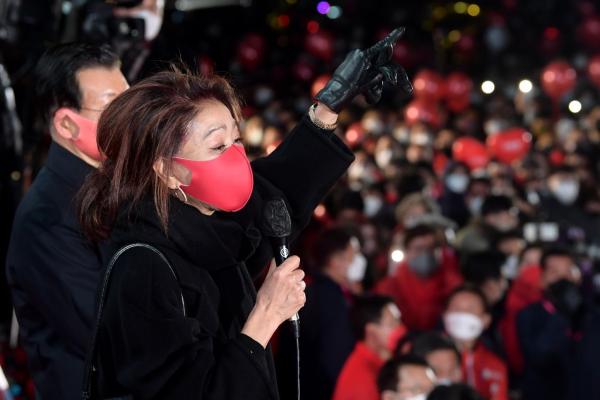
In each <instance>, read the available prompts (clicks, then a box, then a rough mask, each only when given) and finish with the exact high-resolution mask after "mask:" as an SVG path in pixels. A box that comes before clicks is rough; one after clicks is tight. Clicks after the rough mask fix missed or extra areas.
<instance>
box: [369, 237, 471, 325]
mask: <svg viewBox="0 0 600 400" xmlns="http://www.w3.org/2000/svg"><path fill="white" fill-rule="evenodd" d="M436 233H437V232H436V230H435V229H434V228H432V227H430V226H428V225H417V226H415V227H413V228H410V229H408V230H407V231H406V235H405V237H404V255H405V257H404V261H402V262H401V264H400V265H399V266H398V268H397V269H396V272H395V273H394V275H392V276H389V277H387V278H385V279H383V280H382V281H381V282H379V284H378V285H377V286H376V288H375V291H376V292H378V293H381V294H385V295H388V296H391V297H392V298H393V299H394V301H396V304H397V305H398V307H399V308H400V312H401V313H402V321H403V323H404V324H405V325H406V327H407V328H408V329H409V330H416V331H425V330H431V329H433V328H435V326H436V324H437V323H438V322H439V319H440V316H441V314H442V312H443V310H444V304H445V302H446V299H447V298H448V295H449V294H450V293H451V292H452V290H453V289H454V288H456V287H457V286H459V285H460V284H461V283H462V277H461V275H460V272H459V267H458V261H457V258H456V255H455V254H454V253H453V252H452V250H451V249H449V248H444V247H442V246H441V245H440V244H439V241H438V239H437V234H436Z"/></svg>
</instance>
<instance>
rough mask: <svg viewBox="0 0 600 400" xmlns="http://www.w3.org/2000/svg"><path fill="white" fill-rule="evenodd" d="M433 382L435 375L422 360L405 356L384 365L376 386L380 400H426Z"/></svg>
mask: <svg viewBox="0 0 600 400" xmlns="http://www.w3.org/2000/svg"><path fill="white" fill-rule="evenodd" d="M435 381H436V376H435V373H434V372H433V370H432V369H431V367H430V366H429V365H428V364H427V362H426V361H425V360H424V359H422V358H421V357H418V356H415V355H412V354H407V355H403V356H400V357H397V358H393V359H391V360H390V361H388V362H387V363H385V364H384V366H383V367H382V368H381V371H380V372H379V377H378V378H377V386H378V387H379V391H380V393H381V400H426V399H427V395H428V394H429V393H430V392H431V391H432V390H433V388H434V387H435Z"/></svg>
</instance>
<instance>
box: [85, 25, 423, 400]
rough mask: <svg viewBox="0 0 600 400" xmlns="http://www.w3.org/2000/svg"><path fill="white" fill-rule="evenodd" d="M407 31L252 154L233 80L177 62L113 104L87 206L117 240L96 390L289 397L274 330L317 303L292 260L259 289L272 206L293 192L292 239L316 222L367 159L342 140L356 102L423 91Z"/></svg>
mask: <svg viewBox="0 0 600 400" xmlns="http://www.w3.org/2000/svg"><path fill="white" fill-rule="evenodd" d="M400 34H401V31H400V30H396V31H394V32H392V34H390V36H389V37H387V38H386V39H384V40H383V41H382V42H380V43H378V44H376V45H375V46H373V47H372V48H370V49H368V50H364V51H361V50H355V51H353V52H351V53H350V54H349V55H348V57H347V58H346V60H345V61H344V63H343V64H342V65H341V66H340V67H339V68H338V69H337V70H336V71H335V73H334V75H333V78H332V80H331V81H330V82H329V83H328V84H327V85H326V86H325V88H324V89H323V90H322V91H321V92H319V93H318V94H317V96H316V98H317V100H318V103H317V104H315V105H314V106H312V107H311V109H310V110H309V112H308V115H307V116H305V117H303V118H302V119H301V121H300V122H299V124H298V125H297V126H296V128H295V129H294V130H293V131H292V132H291V133H290V134H289V135H288V136H287V137H286V139H285V140H284V141H283V143H282V144H281V145H280V146H279V147H278V148H277V149H276V150H275V151H274V152H272V153H271V154H270V155H269V156H268V157H265V158H261V159H258V160H255V161H254V162H252V163H250V162H249V160H248V158H247V157H246V154H245V151H244V148H243V145H242V143H241V139H240V131H239V124H240V122H241V112H240V105H239V101H238V98H237V97H236V94H235V92H234V90H233V89H232V88H231V86H230V85H229V84H228V83H227V81H225V80H224V79H222V78H220V77H218V76H210V77H201V76H196V75H193V74H190V73H188V72H181V71H177V70H174V71H167V72H161V73H158V74H156V75H154V76H152V77H150V78H147V79H145V80H143V81H141V82H140V83H138V84H136V85H135V86H133V87H132V88H131V89H130V90H128V91H127V92H125V93H124V94H123V95H122V96H119V97H118V98H117V99H115V100H114V102H113V103H112V104H111V105H110V107H108V108H107V109H106V110H105V112H104V113H103V114H102V117H101V119H100V122H99V127H98V144H99V147H100V149H101V151H102V153H103V154H105V155H106V160H105V161H104V162H103V163H102V164H101V166H100V167H99V169H98V171H97V172H95V173H94V174H93V175H91V176H90V178H89V179H88V181H87V182H86V184H85V186H84V187H83V188H82V191H81V193H80V205H79V210H80V220H81V224H82V228H83V231H84V232H85V233H86V234H87V236H89V237H90V238H92V239H94V240H99V241H102V240H104V241H105V242H104V243H105V244H106V246H105V254H103V257H104V259H105V264H106V265H107V276H108V277H109V278H110V279H107V280H105V282H104V284H103V285H102V287H101V292H100V293H101V297H100V298H101V299H105V301H104V302H101V303H100V304H101V306H100V308H99V315H100V318H99V319H98V322H97V336H96V338H95V340H94V343H95V345H93V346H92V350H91V352H90V354H92V356H90V357H89V360H90V362H89V363H88V364H93V365H94V369H93V372H95V374H94V375H93V376H91V378H90V379H91V381H92V382H91V383H93V385H92V386H93V387H95V389H94V391H92V392H89V391H87V390H89V387H87V386H86V393H85V394H86V395H87V396H88V397H91V398H112V397H121V396H126V395H132V396H133V398H136V399H138V398H139V399H191V398H193V399H231V400H233V399H278V398H279V396H278V393H277V385H276V383H275V382H276V377H275V371H274V368H273V361H272V356H271V352H270V347H269V340H270V338H271V336H272V335H273V333H274V332H275V330H276V329H277V327H278V326H279V325H280V324H281V323H283V322H284V321H286V320H287V319H289V318H290V317H291V316H293V315H294V314H295V313H297V312H298V311H299V310H300V308H301V307H302V306H303V304H304V302H305V295H304V288H305V284H304V282H303V277H304V273H303V272H302V270H301V269H300V268H299V264H300V260H299V259H298V258H297V257H290V258H288V259H287V260H286V261H284V262H283V264H282V265H281V266H279V267H278V268H274V266H273V264H271V268H270V269H269V270H268V272H267V274H266V278H265V279H264V282H263V284H262V285H261V287H260V289H259V290H258V292H256V291H255V288H254V285H253V280H252V279H253V277H257V276H259V275H260V274H261V272H262V271H263V269H264V268H265V267H266V266H268V265H269V260H270V259H271V258H272V256H273V254H272V253H273V252H272V248H271V246H270V243H269V240H268V238H266V237H265V236H266V235H267V234H268V232H267V231H264V230H262V229H261V227H263V214H264V210H265V204H267V203H268V202H269V201H270V200H273V199H280V200H283V202H284V204H285V205H286V208H287V210H288V211H289V214H290V219H291V237H292V238H293V237H294V236H296V235H297V234H298V233H299V231H300V230H301V228H302V227H303V226H304V225H305V224H306V223H308V221H309V219H310V217H311V215H312V212H313V209H314V208H315V207H316V205H317V204H318V203H319V202H320V201H321V199H322V197H323V196H324V195H325V194H326V192H327V190H328V189H329V188H330V187H331V186H332V185H333V183H334V182H335V181H336V180H337V179H338V178H339V177H340V176H341V175H342V174H343V173H344V171H345V170H346V168H347V167H348V166H349V165H350V163H351V162H352V160H353V155H352V153H351V152H350V151H349V149H348V148H347V147H346V146H345V145H344V144H343V143H342V142H341V141H340V140H339V139H338V138H337V136H335V135H334V134H333V129H334V128H335V123H336V120H337V114H338V112H339V111H340V110H341V108H342V107H343V106H344V105H345V104H347V103H348V102H349V101H351V100H352V99H353V98H354V97H355V96H356V95H358V94H360V93H364V94H365V95H366V97H367V98H368V99H369V100H371V101H377V100H378V99H379V97H380V96H381V88H382V86H383V84H384V83H386V82H387V83H391V84H395V85H397V84H398V83H400V84H401V85H402V90H406V91H409V90H410V89H411V86H410V83H409V82H408V80H407V78H406V75H405V73H404V71H403V70H402V69H400V68H399V67H396V66H395V65H393V64H391V61H390V60H391V49H392V45H393V43H394V42H395V41H396V40H397V38H398V37H399V36H400ZM94 346H95V347H94ZM94 349H95V351H94ZM93 354H95V356H93Z"/></svg>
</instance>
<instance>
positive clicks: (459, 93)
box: [446, 72, 473, 112]
mask: <svg viewBox="0 0 600 400" xmlns="http://www.w3.org/2000/svg"><path fill="white" fill-rule="evenodd" d="M472 89H473V81H472V80H471V78H469V77H468V76H467V75H466V74H463V73H462V72H453V73H451V74H450V75H448V78H447V79H446V100H447V101H446V103H447V106H448V108H449V109H450V110H451V111H453V112H461V111H464V110H465V109H466V108H467V107H469V104H470V103H471V90H472Z"/></svg>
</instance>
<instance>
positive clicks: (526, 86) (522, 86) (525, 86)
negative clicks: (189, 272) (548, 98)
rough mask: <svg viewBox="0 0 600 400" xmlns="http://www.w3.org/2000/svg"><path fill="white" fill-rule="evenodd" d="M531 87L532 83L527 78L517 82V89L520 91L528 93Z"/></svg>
mask: <svg viewBox="0 0 600 400" xmlns="http://www.w3.org/2000/svg"><path fill="white" fill-rule="evenodd" d="M532 89H533V83H531V81H530V80H529V79H523V80H522V81H521V82H519V90H520V91H521V93H529V92H531V90H532Z"/></svg>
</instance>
